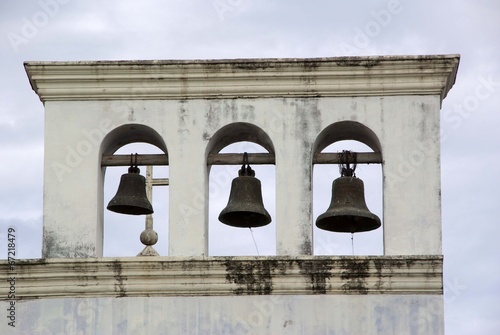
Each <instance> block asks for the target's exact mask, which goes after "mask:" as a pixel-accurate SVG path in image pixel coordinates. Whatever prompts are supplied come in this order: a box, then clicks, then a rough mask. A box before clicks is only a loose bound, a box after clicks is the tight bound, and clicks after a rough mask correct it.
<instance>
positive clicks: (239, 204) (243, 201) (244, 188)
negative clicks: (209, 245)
mask: <svg viewBox="0 0 500 335" xmlns="http://www.w3.org/2000/svg"><path fill="white" fill-rule="evenodd" d="M245 164H246V166H245ZM219 221H220V222H222V223H224V224H227V225H228V226H232V227H238V228H253V227H262V226H265V225H267V224H269V223H270V222H271V216H270V215H269V213H268V212H267V210H266V209H265V208H264V203H263V201H262V189H261V184H260V180H259V179H257V178H255V171H253V170H252V168H250V166H249V165H248V156H247V154H246V153H245V154H244V164H243V166H242V167H241V169H240V170H239V171H238V177H236V178H234V179H233V182H232V183H231V192H230V194H229V200H228V203H227V206H226V208H224V209H223V210H222V212H221V213H220V214H219Z"/></svg>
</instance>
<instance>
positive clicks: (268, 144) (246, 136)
mask: <svg viewBox="0 0 500 335" xmlns="http://www.w3.org/2000/svg"><path fill="white" fill-rule="evenodd" d="M242 141H248V142H253V143H256V144H259V145H261V146H262V147H263V148H264V149H266V150H267V151H268V152H269V153H271V154H274V145H273V143H272V141H271V138H270V137H269V135H267V133H266V132H265V131H264V130H262V128H260V127H258V126H256V125H254V124H251V123H246V122H235V123H231V124H228V125H225V126H224V127H222V128H220V129H219V130H218V131H217V132H216V133H215V134H214V135H213V136H212V138H211V139H210V141H209V142H208V145H207V153H206V154H207V156H208V155H209V154H216V153H218V152H219V151H221V150H222V149H223V148H225V147H227V146H228V145H230V144H233V143H236V142H242Z"/></svg>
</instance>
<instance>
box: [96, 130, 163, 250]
mask: <svg viewBox="0 0 500 335" xmlns="http://www.w3.org/2000/svg"><path fill="white" fill-rule="evenodd" d="M101 152H102V153H103V155H105V154H106V155H111V154H113V155H130V154H135V153H138V154H139V155H145V154H166V146H165V143H164V141H163V139H162V138H161V137H160V135H159V134H158V133H157V132H156V131H154V130H153V129H151V128H149V127H146V126H143V125H126V126H122V127H119V128H117V129H115V130H113V131H112V132H110V133H109V134H108V136H106V137H105V139H104V141H103V145H102V147H101ZM128 167H129V166H107V167H106V166H104V167H103V169H102V171H103V196H102V200H103V222H104V224H103V256H105V257H124V256H136V255H138V254H139V253H140V252H141V251H142V250H143V249H144V248H145V245H144V244H142V243H141V241H140V235H141V233H142V232H143V231H144V230H145V228H146V215H126V214H119V213H114V212H111V211H109V210H107V209H106V207H107V205H108V202H109V201H110V199H112V198H113V197H114V195H115V194H116V192H117V189H118V185H119V183H120V178H121V175H122V174H125V173H127V170H128ZM138 167H139V169H140V174H141V175H142V176H144V177H146V180H147V181H150V182H152V184H153V186H151V194H152V199H150V201H151V204H152V206H153V209H154V213H153V214H152V215H151V217H150V218H149V220H150V221H149V222H150V223H151V222H152V224H153V229H154V231H155V232H156V233H157V234H158V242H157V243H156V244H154V245H153V246H152V247H153V248H154V250H156V251H157V252H158V253H159V254H160V255H166V254H167V250H168V203H169V200H168V194H169V192H168V189H169V188H168V187H166V186H158V187H156V186H155V185H154V184H155V180H158V179H160V178H161V179H166V178H168V175H169V167H168V165H158V166H150V167H149V169H148V167H147V166H145V165H139V166H138Z"/></svg>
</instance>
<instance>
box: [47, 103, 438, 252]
mask: <svg viewBox="0 0 500 335" xmlns="http://www.w3.org/2000/svg"><path fill="white" fill-rule="evenodd" d="M439 106H440V99H439V97H438V96H398V97H352V98H345V97H342V98H321V99H320V98H307V99H306V98H266V99H241V100H229V101H228V100H219V99H211V100H204V99H196V100H187V101H174V100H165V101H158V100H153V101H151V100H147V101H142V100H133V101H111V102H110V101H86V102H75V101H71V102H47V103H46V105H45V109H46V129H45V133H46V135H45V137H46V138H45V184H44V185H45V187H44V199H45V201H44V256H45V257H86V256H100V255H102V254H101V248H102V224H103V222H102V212H103V200H102V187H103V182H102V181H103V176H102V172H101V169H100V168H99V165H100V155H101V154H102V150H103V147H102V145H101V141H102V140H103V139H104V137H105V136H106V135H108V134H109V133H110V132H111V131H113V130H114V129H116V128H118V127H121V126H124V127H125V128H127V127H128V128H130V129H133V128H134V127H137V125H143V126H146V127H149V128H150V129H151V130H154V131H155V132H157V133H158V134H159V135H160V136H161V138H162V139H163V140H164V142H165V144H166V147H167V150H168V155H169V161H170V164H169V166H170V176H169V177H170V186H169V187H170V209H169V212H170V218H169V229H170V233H169V234H170V235H169V236H170V241H169V246H170V250H169V255H172V256H175V255H182V256H187V255H193V256H196V255H206V254H207V225H208V223H207V217H208V215H207V208H208V197H207V196H206V195H207V194H208V192H207V188H208V169H207V163H206V158H207V146H208V144H209V142H210V139H211V138H212V137H213V136H214V134H215V133H216V132H217V131H219V130H220V129H221V128H222V127H224V126H226V125H230V124H234V123H250V124H252V125H255V126H256V127H258V128H260V129H261V130H263V131H264V132H265V133H266V134H267V135H268V136H269V137H270V139H271V141H272V145H273V146H274V149H275V155H276V179H277V180H276V185H277V190H276V193H277V195H276V218H275V223H276V225H277V229H276V231H277V233H276V235H277V254H279V255H300V254H302V255H304V254H311V252H312V224H313V219H314V218H313V217H312V201H313V199H312V191H311V183H312V175H311V171H312V170H311V166H312V155H313V153H314V145H315V142H316V140H317V138H318V135H319V134H320V133H321V132H322V131H323V130H324V129H325V128H327V127H328V126H330V125H332V124H335V123H337V122H346V121H348V122H353V123H360V124H362V125H364V126H365V127H367V128H368V129H370V130H371V131H372V132H373V133H374V134H375V135H376V137H377V139H378V141H379V142H380V146H381V152H382V156H383V161H384V163H383V175H384V189H383V192H384V217H383V222H384V226H383V229H384V246H385V253H386V254H393V255H395V254H441V218H440V169H439V131H438V130H439ZM125 134H126V133H125ZM356 136H357V135H356V134H352V138H356ZM104 149H105V148H104ZM76 190H78V191H76ZM98 195H101V196H100V197H99V196H98ZM291 195H293V196H291ZM416 204H418V206H417V205H416ZM187 236H189V238H186V237H187Z"/></svg>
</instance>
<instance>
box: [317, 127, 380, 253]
mask: <svg viewBox="0 0 500 335" xmlns="http://www.w3.org/2000/svg"><path fill="white" fill-rule="evenodd" d="M380 148H381V146H380V142H379V141H378V138H377V137H376V135H375V134H374V133H373V132H372V131H371V130H370V129H368V128H367V127H366V126H364V125H362V124H360V123H358V122H353V121H344V122H338V123H335V124H333V125H330V126H329V127H327V128H326V129H325V130H323V132H322V133H321V134H320V135H319V136H318V139H317V141H316V143H315V150H316V151H315V153H339V152H342V151H344V150H349V151H352V152H357V153H366V152H376V153H380ZM355 173H356V176H357V177H358V178H360V179H361V180H363V182H364V196H365V201H366V204H367V206H368V209H369V210H370V212H372V213H374V214H375V215H377V216H378V217H379V218H380V220H381V221H382V226H381V227H380V228H378V229H375V230H372V231H367V232H360V233H355V234H353V235H351V234H350V233H338V232H331V231H326V230H323V229H319V228H318V227H317V226H316V219H317V218H318V216H319V215H321V214H322V213H324V212H325V211H326V209H327V208H328V207H329V205H330V201H331V197H332V182H333V181H334V180H335V179H336V178H338V177H340V172H339V167H338V165H337V164H315V165H314V171H313V199H314V201H313V213H314V224H313V227H314V228H313V236H314V254H315V255H353V254H354V255H382V254H383V211H382V208H383V190H382V181H383V178H382V166H381V165H380V164H358V165H357V167H356V170H355Z"/></svg>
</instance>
